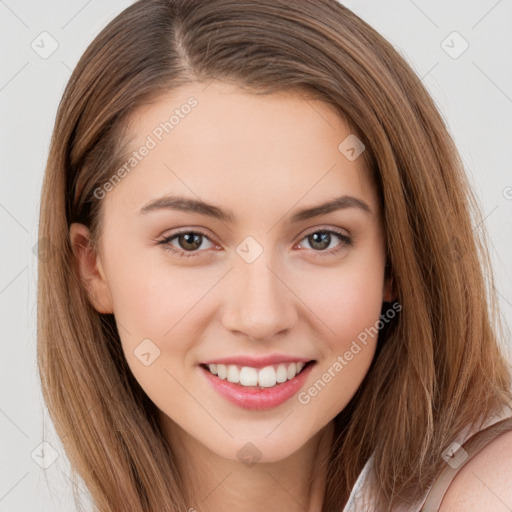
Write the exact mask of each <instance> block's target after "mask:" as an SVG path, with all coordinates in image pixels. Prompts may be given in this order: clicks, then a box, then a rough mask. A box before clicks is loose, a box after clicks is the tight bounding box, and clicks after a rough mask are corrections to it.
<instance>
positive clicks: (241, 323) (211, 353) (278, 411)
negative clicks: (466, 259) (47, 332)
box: [71, 81, 389, 462]
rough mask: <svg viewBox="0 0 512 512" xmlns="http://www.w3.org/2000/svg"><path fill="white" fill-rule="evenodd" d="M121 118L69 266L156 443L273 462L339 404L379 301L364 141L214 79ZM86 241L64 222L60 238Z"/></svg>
mask: <svg viewBox="0 0 512 512" xmlns="http://www.w3.org/2000/svg"><path fill="white" fill-rule="evenodd" d="M130 126H131V130H132V133H133V134H134V136H135V139H134V143H133V150H134V151H136V155H134V156H133V159H132V160H131V161H127V165H126V166H125V168H124V171H125V172H123V171H120V172H119V173H118V177H119V178H120V179H119V180H117V182H115V183H116V184H115V185H112V186H110V187H106V189H101V190H97V192H96V193H97V196H98V197H103V196H105V197H104V198H103V199H101V201H102V202H103V203H102V208H103V209H104V210H103V215H104V224H103V230H102V234H101V243H100V251H99V254H98V255H97V258H96V259H95V260H94V261H93V263H91V260H90V259H89V260H86V259H83V260H82V270H83V269H84V268H85V266H86V265H87V264H90V265H93V264H94V265H95V270H96V271H97V272H96V273H95V272H94V271H92V272H90V273H89V274H88V275H89V280H90V284H91V290H92V293H93V294H94V303H95V306H96V308H97V309H98V311H101V312H113V313H114V315H115V319H116V322H117V326H118V330H119V334H120V337H121V342H122V347H123V350H124V354H125V356H126V360H127V362H128V365H129V366H130V368H131V370H132V372H133V374H134V376H135V378H136V379H137V381H138V382H139V383H140V385H141V386H142V388H143V389H144V391H145V392H146V393H147V395H148V396H149V398H150V399H151V400H152V401H153V402H154V403H155V404H156V406H157V407H158V408H159V410H160V411H161V417H162V418H163V420H164V423H165V425H166V428H168V431H169V433H170V435H171V436H172V433H173V432H181V433H183V432H184V433H185V435H186V436H188V438H189V439H193V440H195V441H196V442H197V441H198V442H199V443H201V444H202V445H204V446H205V447H206V448H208V449H209V450H211V451H212V452H215V453H217V454H218V455H220V456H223V457H226V458H228V459H233V460H236V459H240V460H241V457H243V456H244V453H245V452H244V450H249V451H250V450H254V454H256V453H257V457H258V458H260V459H259V460H260V461H261V462H265V461H275V460H280V459H283V458H285V457H287V456H289V455H290V454H292V453H294V452H295V451H297V450H298V449H299V448H300V447H301V446H303V445H304V444H305V443H306V442H307V441H308V440H309V439H311V438H312V437H313V436H314V435H315V434H317V433H318V432H319V431H320V429H322V428H323V427H325V426H326V425H327V424H328V423H329V422H330V420H332V419H333V418H334V417H335V416H336V415H337V414H338V413H339V412H340V411H341V410H342V409H343V408H344V407H345V405H346V404H347V402H348V401H349V400H350V398H351V397H352V396H353V394H354V393H355V391H356V389H357V388H358V386H359V385H360V383H361V381H362V380H363V378H364V376H365V374H366V373H367V371H368V368H369V365H370V362H371V360H372V357H373V354H374V351H375V346H376V341H377V336H376V335H375V329H373V328H374V327H375V325H376V324H377V323H378V320H379V314H380V311H381V307H382V301H383V300H389V286H388V283H386V282H385V280H384V265H385V246H384V236H383V232H382V225H381V219H380V216H379V205H378V199H377V195H376V190H375V189H374V187H373V185H372V184H371V182H370V180H369V176H368V173H367V170H366V169H365V167H364V162H363V157H362V156H361V155H360V153H361V151H362V150H363V147H361V146H360V145H359V143H358V140H357V139H355V138H354V136H353V135H351V132H350V130H349V129H348V128H347V126H346V125H345V124H344V123H343V122H342V121H341V119H340V117H339V116H338V115H337V114H336V113H335V112H334V111H333V110H331V108H330V107H328V106H327V105H326V104H324V103H322V102H319V101H317V100H306V99H303V98H302V97H301V96H300V95H298V94H292V93H279V94H272V95H266V96H257V95H254V94H250V93H248V92H245V91H243V90H242V89H239V88H237V87H235V86H232V85H227V84H224V83H222V82H218V81H214V82H212V83H211V84H210V85H208V86H206V84H204V83H201V84H194V85H187V86H186V87H183V88H181V89H178V90H174V91H172V92H170V93H168V94H166V95H165V96H162V97H161V98H159V99H158V100H157V101H155V102H153V103H151V104H148V105H147V106H145V107H144V108H143V109H142V108H141V109H139V110H138V111H136V113H135V114H134V115H133V116H132V117H131V123H130ZM347 137H348V139H347ZM143 148H146V149H143ZM105 190H107V192H106V194H105ZM335 200H338V201H339V202H338V203H337V206H333V207H323V208H319V207H320V205H323V204H328V203H331V202H333V201H335ZM203 203H207V204H208V205H206V204H203ZM86 233H87V231H86V230H85V229H84V227H83V226H80V225H76V224H75V225H73V226H72V230H71V236H72V238H73V240H74V241H77V240H78V239H79V238H80V236H81V235H86ZM180 233H182V234H181V235H180ZM87 261H89V263H87ZM91 269H92V267H90V268H89V270H91ZM93 270H94V269H93ZM369 329H371V331H369ZM369 333H370V334H369ZM273 357H275V359H272V358H273ZM242 358H246V359H247V358H248V359H249V361H247V360H246V361H243V360H242ZM251 358H253V360H251ZM264 358H270V359H267V360H264ZM228 359H229V360H231V361H229V360H228ZM238 359H239V360H238ZM237 360H238V361H237ZM222 361H224V363H225V366H226V368H225V369H224V368H223V367H222V366H217V367H216V369H215V367H214V366H212V370H213V371H214V372H215V371H217V373H218V374H217V376H214V375H213V374H212V373H211V372H210V371H209V370H208V369H206V368H207V367H206V366H205V364H206V363H212V362H218V364H221V362H222ZM308 361H314V363H313V364H311V363H310V364H307V365H304V368H303V370H302V372H303V373H302V372H301V373H299V374H298V375H297V376H296V377H294V375H295V372H296V370H297V366H296V365H294V364H293V363H296V362H303V363H306V362H308ZM228 363H231V364H228ZM236 363H238V364H236ZM269 366H271V367H272V368H268V367H269ZM300 366H301V365H299V369H300ZM264 367H265V369H264V370H263V371H261V372H260V370H262V368H264ZM242 368H243V369H242ZM224 373H226V374H227V375H226V378H225V379H221V378H220V376H219V375H221V376H223V375H224ZM240 378H241V379H242V382H243V383H245V384H246V385H242V384H240V383H238V384H237V383H235V382H236V380H237V379H240ZM246 379H247V380H246ZM254 379H257V380H254ZM276 379H277V381H278V382H276ZM230 381H232V382H230ZM274 382H276V383H275V384H274V385H272V384H273V383H274ZM255 383H257V384H258V385H257V386H256V387H255V386H254V384H255ZM259 384H261V386H260V385H259ZM249 442H250V443H252V445H254V446H252V445H247V444H246V443H249ZM248 446H250V448H247V447H248ZM254 447H255V448H254ZM242 448H243V449H242ZM241 449H242V450H241Z"/></svg>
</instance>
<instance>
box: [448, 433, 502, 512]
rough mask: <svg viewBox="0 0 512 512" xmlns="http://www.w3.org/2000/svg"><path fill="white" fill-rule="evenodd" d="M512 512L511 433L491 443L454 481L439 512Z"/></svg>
mask: <svg viewBox="0 0 512 512" xmlns="http://www.w3.org/2000/svg"><path fill="white" fill-rule="evenodd" d="M468 510H471V511H475V512H477V511H480V510H485V511H486V512H487V511H491V510H492V511H493V512H502V511H503V512H510V511H511V510H512V431H510V432H506V433H505V434H502V435H501V436H499V437H497V438H496V439H494V440H493V441H491V442H490V443H489V444H488V445H487V446H485V448H483V449H482V450H481V451H480V452H479V453H478V454H477V455H475V456H474V457H473V458H472V459H471V460H470V461H469V462H468V463H467V464H466V465H465V466H464V467H463V468H462V469H461V470H460V471H459V473H458V474H457V476H456V477H455V478H454V479H453V482H452V484H451V485H450V487H449V488H448V491H447V492H446V495H445V498H444V500H443V504H442V505H441V508H440V509H439V511H440V512H459V511H460V512H463V511H464V512H467V511H468Z"/></svg>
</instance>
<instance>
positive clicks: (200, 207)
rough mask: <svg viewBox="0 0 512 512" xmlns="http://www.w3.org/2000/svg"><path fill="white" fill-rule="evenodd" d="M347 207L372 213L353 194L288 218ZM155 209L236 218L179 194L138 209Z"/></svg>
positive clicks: (298, 219) (296, 219) (297, 219)
mask: <svg viewBox="0 0 512 512" xmlns="http://www.w3.org/2000/svg"><path fill="white" fill-rule="evenodd" d="M348 208H356V209H358V210H361V211H363V212H365V213H367V214H369V215H373V213H374V212H373V210H372V209H371V208H370V206H369V205H368V204H367V203H366V202H364V201H363V200H362V199H358V198H357V197H353V196H346V195H345V196H340V197H337V198H335V199H332V200H330V201H327V202H325V203H322V204H319V205H317V206H313V207H309V208H304V209H302V210H299V211H298V212H296V213H295V214H294V215H293V217H292V218H291V219H290V221H289V222H290V223H297V222H301V221H304V220H308V219H311V218H313V217H319V216H320V215H326V214H328V213H331V212H334V211H337V210H345V209H348ZM156 210H178V211H182V212H187V213H196V214H199V215H205V216H208V217H212V218H214V219H218V220H220V221H223V222H227V223H231V224H233V223H234V222H235V220H236V217H235V215H234V214H233V212H231V211H227V210H223V209H221V208H219V207H218V206H215V205H213V204H209V203H205V202H204V201H199V200H196V199H189V198H186V197H180V196H169V195H167V196H164V197H161V198H159V199H156V200H154V201H151V202H149V203H147V204H146V205H145V206H143V207H142V208H141V210H140V213H141V214H142V215H144V214H146V213H149V212H152V211H156Z"/></svg>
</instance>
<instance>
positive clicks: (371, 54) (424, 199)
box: [38, 0, 511, 512]
mask: <svg viewBox="0 0 512 512" xmlns="http://www.w3.org/2000/svg"><path fill="white" fill-rule="evenodd" d="M212 79H221V80H226V81H230V82H233V83H235V84H238V85H240V86H243V87H245V88H247V90H250V91H253V92H254V93H258V94H266V93H271V92H274V91H283V90H290V91H295V92H297V93H304V94H307V95H309V96H313V97H315V98H318V99H321V100H323V101H325V102H326V103H328V104H329V105H331V106H332V107H334V108H335V109H336V110H337V111H338V112H339V113H340V115H342V116H343V118H344V119H345V120H346V121H347V122H348V123H349V124H350V127H351V129H352V132H353V133H355V134H356V135H357V136H358V137H359V138H360V139H361V140H362V141H363V143H364V144H365V146H366V151H365V153H364V158H365V159H366V163H367V165H368V168H369V169H370V170H371V173H372V176H373V179H374V181H375V183H376V185H377V187H378V190H379V193H380V197H381V200H382V206H383V221H384V227H385V237H386V247H387V255H388V261H387V263H388V267H387V269H388V272H389V273H390V274H391V275H392V276H393V279H394V287H395V293H396V298H397V300H398V301H399V303H400V304H401V305H402V309H401V311H400V314H399V315H397V317H396V318H395V320H394V321H393V324H392V325H390V326H389V328H387V329H386V331H385V332H381V333H380V335H379V346H378V351H377V353H376V356H375V358H374V361H373V363H372V366H371V368H370V370H369V372H368V374H367V375H366V377H365V379H364V381H363V383H362V384H361V386H360V388H359V390H358V391H357V393H356V395H355V396H354V397H353V399H352V400H351V401H350V403H349V405H348V406H347V407H346V408H345V409H344V410H343V411H342V412H341V413H340V414H339V415H338V416H337V417H336V419H335V425H336V438H335V443H334V445H333V449H332V454H331V458H330V461H329V465H328V479H327V488H326V495H325V500H324V506H323V511H325V512H334V511H339V510H340V509H341V508H342V506H343V504H344V503H345V502H346V500H347V498H348V495H349V493H350V489H351V488H352V486H353V484H354V482H355V480H356V478H357V475H358V474H359V472H360V471H361V469H362V467H363V466H364V464H365V462H366V461H367V459H368V457H369V456H370V455H371V454H372V453H374V465H373V468H374V472H373V476H374V478H375V482H376V486H375V493H376V496H377V497H378V499H379V500H381V503H382V506H381V507H380V508H379V510H385V509H387V508H388V507H389V509H391V508H392V507H393V506H396V505H398V504H404V503H408V502H411V501H413V500H415V499H417V498H418V497H420V496H421V495H422V493H423V492H424V491H425V489H426V488H427V487H428V485H429V484H430V483H431V482H432V480H433V478H434V477H435V475H436V473H437V472H438V471H439V470H440V468H441V466H442V465H443V463H444V461H443V459H442V457H441V454H442V452H443V450H444V449H445V448H446V447H447V446H448V445H449V444H450V443H451V441H452V440H453V438H454V436H455V435H456V434H457V433H458V432H460V431H461V430H462V429H463V428H464V427H467V426H472V427H478V425H480V424H481V422H482V421H483V420H484V419H486V418H487V417H489V416H490V415H491V414H493V413H494V412H496V411H498V410H499V409H500V408H501V406H502V405H504V404H506V403H510V400H511V397H510V393H509V389H510V375H509V368H508V366H507V362H506V360H505V359H504V357H503V356H502V354H501V353H500V349H499V342H500V338H501V337H502V334H501V333H502V330H501V327H500V324H499V314H498V312H497V300H496V296H495V289H494V284H493V276H492V269H491V266H490V261H489V257H488V254H487V249H486V243H487V242H486V238H485V232H484V230H483V227H482V225H481V224H480V222H481V215H480V212H479V206H478V204H477V201H476V199H475V197H474V195H473V192H472V191H471V189H470V187H469V185H468V182H467V178H466V176H465V173H464V169H463V166H462V163H461V161H460V159H459V156H458V154H457V150H456V148H455V146H454V143H453V140H452V138H451V137H450V135H449V133H448V131H447V128H446V126H445V124H444V122H443V120H442V117H441V116H440V114H439V113H438V111H437V109H436V107H435V104H434V103H433V101H432V99H431V97H430V96H429V94H428V93H427V91H426V89H425V88H424V86H423V84H422V83H421V80H420V79H419V78H418V76H417V75H416V74H415V73H414V72H413V71H412V70H411V68H410V67H409V65H408V64H407V63H406V62H405V61H404V59H403V58H402V57H401V56H400V55H399V53H398V52H397V51H396V50H395V49H394V48H393V47H392V46H391V45H390V44H389V43H388V42H387V41H386V40H385V39H384V38H383V37H381V36H380V35H379V34H378V33H377V32H376V31H375V30H374V29H372V28H371V27H370V26H369V25H367V24H366V23H365V22H364V21H363V20H361V19H360V18H358V17H357V16H356V15H355V14H353V13H352V12H351V11H350V10H349V9H347V8H346V7H344V6H342V5H341V4H339V3H338V2H337V1H336V0H315V1H314V2H312V1H309V0H293V1H290V0H208V1H204V0H140V1H138V2H136V3H134V4H133V5H131V6H130V7H128V8H127V9H126V10H124V11H123V12H122V13H121V14H120V15H119V16H117V17H116V18H115V19H114V20H113V21H112V22H110V23H109V24H108V26H107V27H106V28H105V29H104V30H103V31H102V32H101V33H100V34H99V35H98V36H97V37H96V38H95V39H94V41H93V42H92V43H91V44H90V46H89V47H88V48H87V50H86V51H85V53H84V55H83V56H82V58H81V59H80V61H79V63H78V65H77V67H76V68H75V70H74V71H73V74H72V76H71V79H70V80H69V83H68V85H67V87H66V90H65V92H64V96H63V98H62V101H61V103H60V106H59V109H58V113H57V118H56V122H55V128H54V132H53V137H52V140H51V147H50V152H49V157H48V162H47V167H46V172H45V176H44V183H43V190H42V201H41V212H40V225H39V239H40V240H44V241H45V243H46V245H48V244H50V246H51V247H52V248H53V251H52V254H53V256H52V258H50V259H48V258H40V260H39V270H38V273H39V282H38V365H39V371H40V378H41V382H42V389H43V393H44V398H45V401H46V404H47V406H48V409H49V412H50V414H51V418H52V419H53V422H54V424H55V427H56V430H57V433H58V435H59V436H60V438H61V440H62V442H63V445H64V448H65V450H66V453H67V455H68V457H69V460H70V462H71V464H72V468H73V471H74V472H73V477H74V478H75V479H76V476H77V475H79V476H80V477H81V478H82V479H83V481H84V483H85V485H86V486H87V488H88V490H89V491H90V494H91V497H92V499H93V502H94V504H95V506H96V507H97V509H98V510H100V511H101V512H114V511H116V512H118V511H120V510H128V509H129V510H130V511H153V512H157V511H158V512H161V511H163V510H166V511H171V510H172V511H178V510H179V511H182V510H187V509H188V508H189V506H190V504H186V503H185V500H184V497H183V495H182V482H181V480H180V475H179V473H178V470H177V465H176V462H175V458H174V456H173V454H172V452H171V450H170V448H169V446H168V444H167V443H166V441H165V438H164V436H163V434H162V431H161V429H160V426H159V423H158V421H157V415H156V407H155V406H154V404H152V403H151V401H150V400H149V398H148V397H147V396H146V395H145V393H144V392H143V391H142V389H141V388H140V386H139V385H138V383H137V382H136V380H135V379H134V377H133V375H132V374H131V372H130V370H129V368H128V365H127V363H126V361H125V359H124V355H123V352H122V350H121V345H120V339H119V335H118V332H117V328H116V324H115V321H114V317H113V315H109V314H100V313H98V312H97V311H96V310H95V309H94V308H93V307H92V305H91V303H90V301H89V299H88V295H87V291H86V289H85V285H84V284H83V282H82V279H81V278H80V275H79V271H78V266H77V262H76V259H75V257H74V254H73V249H72V247H71V244H70V240H69V235H68V232H69V226H70V223H71V222H81V223H84V224H86V225H87V226H89V227H90V228H91V231H92V233H93V236H94V240H97V238H98V237H99V235H100V232H101V201H100V200H99V199H98V198H96V197H95V195H94V190H95V189H96V188H97V187H98V186H101V185H102V184H104V183H105V182H106V181H107V180H108V179H109V177H110V176H112V175H113V173H114V172H115V171H116V170H117V169H118V167H119V166H120V165H122V162H123V161H125V158H126V152H127V151H128V147H129V144H128V141H127V139H126V137H125V127H126V122H127V120H128V116H129V115H130V113H131V112H133V110H134V109H135V108H137V107H139V106H142V105H144V104H147V103H148V102H149V101H152V99H154V98H156V97H158V95H160V94H161V93H163V92H165V91H169V90H172V89H173V88H176V87H179V86H181V85H184V84H187V83H191V82H194V81H203V82H205V83H207V82H208V81H209V80H212ZM477 225H478V226H479V227H478V229H473V228H474V226H477ZM75 499H76V501H77V504H79V498H78V496H75Z"/></svg>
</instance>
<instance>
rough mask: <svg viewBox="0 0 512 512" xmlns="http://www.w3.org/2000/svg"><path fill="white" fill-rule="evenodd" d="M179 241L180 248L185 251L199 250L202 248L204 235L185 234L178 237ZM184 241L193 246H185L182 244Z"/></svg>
mask: <svg viewBox="0 0 512 512" xmlns="http://www.w3.org/2000/svg"><path fill="white" fill-rule="evenodd" d="M178 240H179V241H180V246H181V248H182V249H184V250H194V249H198V248H199V247H200V246H201V241H202V235H200V234H197V233H184V234H182V235H180V236H179V237H178ZM182 240H185V241H186V244H191V245H188V246H187V245H183V244H182V243H181V241H182Z"/></svg>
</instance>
